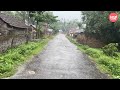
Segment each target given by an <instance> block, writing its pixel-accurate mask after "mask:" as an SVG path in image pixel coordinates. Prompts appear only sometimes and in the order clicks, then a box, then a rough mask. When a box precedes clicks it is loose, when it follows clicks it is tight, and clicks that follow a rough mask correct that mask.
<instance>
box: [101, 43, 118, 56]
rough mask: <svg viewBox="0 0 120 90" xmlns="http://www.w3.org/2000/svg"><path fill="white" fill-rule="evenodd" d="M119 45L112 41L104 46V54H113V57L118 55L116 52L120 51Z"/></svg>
mask: <svg viewBox="0 0 120 90" xmlns="http://www.w3.org/2000/svg"><path fill="white" fill-rule="evenodd" d="M117 46H118V44H117V43H110V44H108V45H106V46H104V47H103V48H102V50H103V52H104V54H106V55H108V56H112V57H113V56H118V55H117V53H116V52H117V51H118V49H117Z"/></svg>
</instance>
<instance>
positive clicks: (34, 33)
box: [30, 25, 37, 39]
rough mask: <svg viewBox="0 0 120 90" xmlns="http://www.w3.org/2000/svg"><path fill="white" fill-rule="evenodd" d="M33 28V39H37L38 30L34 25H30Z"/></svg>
mask: <svg viewBox="0 0 120 90" xmlns="http://www.w3.org/2000/svg"><path fill="white" fill-rule="evenodd" d="M30 28H31V39H36V32H37V28H36V27H35V26H34V25H30Z"/></svg>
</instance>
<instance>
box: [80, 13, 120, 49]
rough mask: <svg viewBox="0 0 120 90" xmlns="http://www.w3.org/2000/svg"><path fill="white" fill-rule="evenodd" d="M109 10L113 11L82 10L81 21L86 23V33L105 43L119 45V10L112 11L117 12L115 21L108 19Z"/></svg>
mask: <svg viewBox="0 0 120 90" xmlns="http://www.w3.org/2000/svg"><path fill="white" fill-rule="evenodd" d="M111 12H113V11H82V15H83V17H82V20H83V22H82V23H84V24H86V29H85V33H86V35H88V36H91V37H95V38H97V39H99V40H101V42H104V43H105V44H109V43H118V44H119V46H120V17H119V14H120V12H119V11H114V12H115V13H117V14H118V21H117V22H115V23H111V22H110V21H109V19H108V17H109V14H110V13H111ZM119 49H120V48H119Z"/></svg>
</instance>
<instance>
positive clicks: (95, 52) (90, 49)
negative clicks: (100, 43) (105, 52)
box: [85, 48, 102, 58]
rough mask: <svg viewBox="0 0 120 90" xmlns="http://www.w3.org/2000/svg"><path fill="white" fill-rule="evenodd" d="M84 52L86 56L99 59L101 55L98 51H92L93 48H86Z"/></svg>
mask: <svg viewBox="0 0 120 90" xmlns="http://www.w3.org/2000/svg"><path fill="white" fill-rule="evenodd" d="M85 52H86V54H88V55H90V56H92V57H94V58H99V57H100V55H102V52H101V51H100V50H97V49H93V48H88V49H87V50H86V51H85Z"/></svg>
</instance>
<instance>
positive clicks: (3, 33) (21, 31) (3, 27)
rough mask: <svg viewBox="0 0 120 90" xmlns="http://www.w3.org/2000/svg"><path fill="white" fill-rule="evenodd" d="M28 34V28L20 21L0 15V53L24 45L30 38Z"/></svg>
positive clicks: (29, 31) (29, 29)
mask: <svg viewBox="0 0 120 90" xmlns="http://www.w3.org/2000/svg"><path fill="white" fill-rule="evenodd" d="M29 33H31V28H30V26H27V25H26V24H25V23H24V22H23V21H22V20H20V19H18V18H16V17H14V16H10V15H6V14H4V13H0V52H2V51H5V50H7V48H9V47H11V46H16V45H19V44H22V43H25V42H26V40H27V39H29V37H30V36H31V35H30V34H29ZM26 36H27V37H28V38H26Z"/></svg>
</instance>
